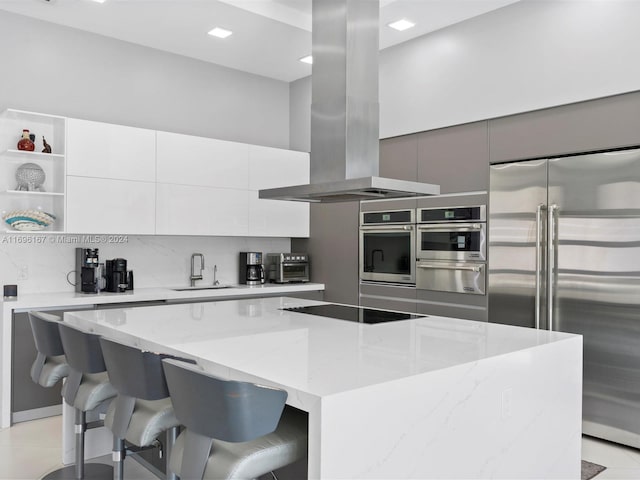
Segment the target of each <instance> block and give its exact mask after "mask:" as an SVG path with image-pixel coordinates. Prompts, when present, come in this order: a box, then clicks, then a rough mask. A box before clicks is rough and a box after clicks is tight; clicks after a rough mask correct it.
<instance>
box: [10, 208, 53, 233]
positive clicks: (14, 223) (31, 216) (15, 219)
mask: <svg viewBox="0 0 640 480" xmlns="http://www.w3.org/2000/svg"><path fill="white" fill-rule="evenodd" d="M2 218H3V220H4V221H5V222H6V223H7V224H8V225H9V226H10V227H12V228H14V229H16V230H20V231H25V232H27V231H29V232H33V231H37V230H44V229H45V228H46V227H48V226H49V225H51V224H52V223H53V222H54V221H55V220H56V216H55V215H54V214H52V213H47V212H43V211H41V210H33V209H28V210H14V211H13V212H9V213H5V214H4V215H3V216H2Z"/></svg>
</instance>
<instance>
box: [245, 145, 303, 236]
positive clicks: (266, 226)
mask: <svg viewBox="0 0 640 480" xmlns="http://www.w3.org/2000/svg"><path fill="white" fill-rule="evenodd" d="M308 183H309V154H308V153H305V152H295V151H292V150H282V149H279V148H269V147H260V146H256V145H251V146H250V147H249V189H250V192H249V234H250V235H252V236H257V237H308V236H309V204H308V203H301V202H286V201H282V200H265V199H260V198H258V190H261V189H263V188H276V187H285V186H289V185H306V184H308Z"/></svg>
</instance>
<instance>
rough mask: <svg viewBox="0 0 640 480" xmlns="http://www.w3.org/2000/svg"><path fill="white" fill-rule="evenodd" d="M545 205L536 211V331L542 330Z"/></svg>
mask: <svg viewBox="0 0 640 480" xmlns="http://www.w3.org/2000/svg"><path fill="white" fill-rule="evenodd" d="M546 209H547V206H546V205H545V204H544V203H541V204H540V205H538V208H537V209H536V306H535V309H536V313H535V315H536V329H539V328H540V313H541V311H540V308H541V303H540V301H541V291H540V289H541V288H542V279H541V272H542V229H543V226H542V211H543V210H546Z"/></svg>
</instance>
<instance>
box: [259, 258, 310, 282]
mask: <svg viewBox="0 0 640 480" xmlns="http://www.w3.org/2000/svg"><path fill="white" fill-rule="evenodd" d="M266 262H267V271H268V278H269V281H270V282H273V283H294V282H298V283H299V282H308V281H309V256H308V255H307V254H306V253H267V258H266Z"/></svg>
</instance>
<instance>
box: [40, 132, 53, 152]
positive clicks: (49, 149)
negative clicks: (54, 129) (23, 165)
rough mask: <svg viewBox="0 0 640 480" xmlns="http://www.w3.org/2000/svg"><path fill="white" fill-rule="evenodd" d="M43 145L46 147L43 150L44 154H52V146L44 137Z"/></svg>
mask: <svg viewBox="0 0 640 480" xmlns="http://www.w3.org/2000/svg"><path fill="white" fill-rule="evenodd" d="M42 145H44V148H43V149H42V153H51V145H49V144H48V143H47V141H46V140H45V138H44V136H43V137H42Z"/></svg>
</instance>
